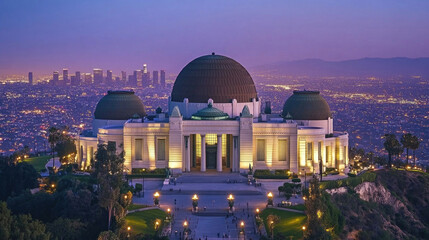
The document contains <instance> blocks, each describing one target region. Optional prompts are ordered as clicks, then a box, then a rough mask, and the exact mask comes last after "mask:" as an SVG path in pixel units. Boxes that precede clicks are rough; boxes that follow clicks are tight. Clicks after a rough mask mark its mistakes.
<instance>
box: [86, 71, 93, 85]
mask: <svg viewBox="0 0 429 240" xmlns="http://www.w3.org/2000/svg"><path fill="white" fill-rule="evenodd" d="M84 79H85V84H92V76H91V73H85V74H84Z"/></svg>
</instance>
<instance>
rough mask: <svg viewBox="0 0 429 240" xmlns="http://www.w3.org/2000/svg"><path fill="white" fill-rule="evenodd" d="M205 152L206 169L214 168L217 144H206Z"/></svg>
mask: <svg viewBox="0 0 429 240" xmlns="http://www.w3.org/2000/svg"><path fill="white" fill-rule="evenodd" d="M206 154H207V156H206V163H207V166H206V167H207V169H216V161H217V159H216V158H217V146H216V145H207V147H206Z"/></svg>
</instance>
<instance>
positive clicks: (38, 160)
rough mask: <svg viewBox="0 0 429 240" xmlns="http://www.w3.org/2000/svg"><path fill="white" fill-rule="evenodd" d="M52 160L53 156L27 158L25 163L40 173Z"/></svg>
mask: <svg viewBox="0 0 429 240" xmlns="http://www.w3.org/2000/svg"><path fill="white" fill-rule="evenodd" d="M50 158H51V156H41V157H32V158H27V159H25V160H24V161H25V162H28V163H29V164H31V165H32V166H33V167H34V169H36V171H38V172H40V171H41V170H44V169H45V165H46V163H47V162H48V160H49V159H50Z"/></svg>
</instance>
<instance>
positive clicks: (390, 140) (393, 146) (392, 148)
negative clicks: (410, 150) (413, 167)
mask: <svg viewBox="0 0 429 240" xmlns="http://www.w3.org/2000/svg"><path fill="white" fill-rule="evenodd" d="M384 138H385V140H384V144H383V145H384V148H385V149H386V151H387V153H388V155H389V162H388V164H389V166H388V167H391V166H392V155H393V156H395V155H398V154H399V153H400V152H401V148H402V146H401V144H400V143H399V141H398V139H396V136H395V134H391V133H390V134H385V135H384Z"/></svg>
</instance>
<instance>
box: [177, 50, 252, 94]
mask: <svg viewBox="0 0 429 240" xmlns="http://www.w3.org/2000/svg"><path fill="white" fill-rule="evenodd" d="M184 98H188V100H189V102H193V103H207V101H208V100H209V99H210V98H211V99H213V101H214V102H215V103H230V102H232V100H233V99H236V100H237V102H251V101H252V98H255V99H257V98H258V95H257V93H256V88H255V84H254V83H253V80H252V77H251V76H250V74H249V73H248V72H247V70H246V69H245V68H244V67H243V66H242V65H241V64H240V63H238V62H237V61H235V60H234V59H231V58H229V57H225V56H221V55H215V54H214V53H213V54H212V55H206V56H202V57H199V58H196V59H194V60H193V61H192V62H190V63H188V65H186V66H185V67H184V68H183V69H182V71H181V72H180V73H179V76H177V79H176V82H175V83H174V87H173V91H172V92H171V101H173V102H183V99H184Z"/></svg>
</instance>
